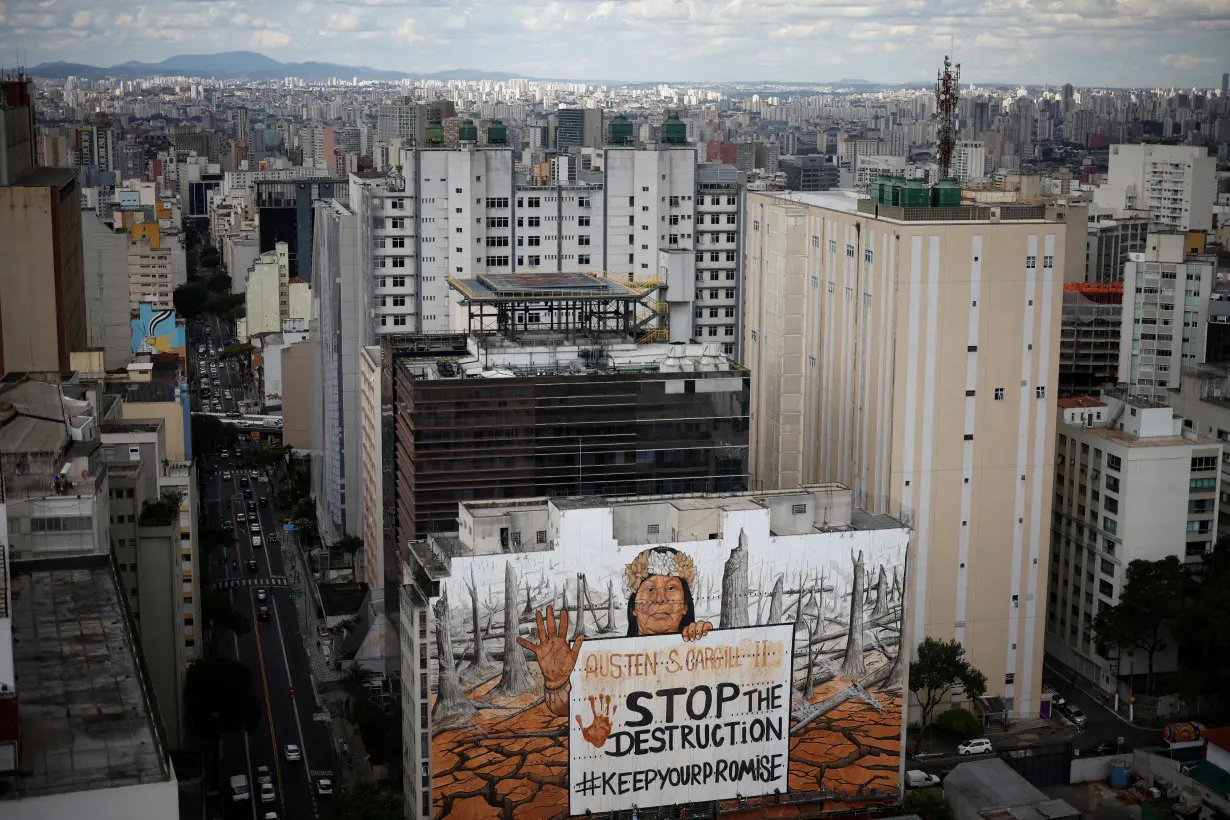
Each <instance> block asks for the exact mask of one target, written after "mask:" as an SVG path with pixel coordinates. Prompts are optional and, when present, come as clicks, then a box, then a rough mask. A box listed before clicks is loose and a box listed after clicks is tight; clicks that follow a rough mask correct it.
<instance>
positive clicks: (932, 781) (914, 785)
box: [905, 769, 940, 789]
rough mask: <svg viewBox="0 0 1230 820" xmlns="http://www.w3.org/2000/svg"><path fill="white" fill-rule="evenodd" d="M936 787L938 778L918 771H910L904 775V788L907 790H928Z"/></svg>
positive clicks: (938, 781) (938, 782)
mask: <svg viewBox="0 0 1230 820" xmlns="http://www.w3.org/2000/svg"><path fill="white" fill-rule="evenodd" d="M938 785H940V779H939V777H938V776H936V775H933V774H928V773H927V772H924V771H921V770H920V769H911V770H910V771H908V772H906V773H905V786H906V788H907V789H928V788H930V787H932V786H938Z"/></svg>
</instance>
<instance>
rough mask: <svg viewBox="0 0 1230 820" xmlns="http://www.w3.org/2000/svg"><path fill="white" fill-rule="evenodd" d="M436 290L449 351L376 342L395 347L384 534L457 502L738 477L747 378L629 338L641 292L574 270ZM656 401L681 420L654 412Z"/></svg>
mask: <svg viewBox="0 0 1230 820" xmlns="http://www.w3.org/2000/svg"><path fill="white" fill-rule="evenodd" d="M452 287H453V288H454V290H455V294H456V296H457V298H458V299H459V300H460V304H459V313H460V314H462V315H463V326H464V330H465V331H466V333H462V334H459V337H458V339H457V341H458V352H456V353H454V354H453V355H452V356H450V357H447V358H439V357H438V355H437V354H433V353H431V352H430V345H429V344H427V343H429V342H431V341H432V339H431V338H430V337H428V338H420V339H418V340H416V339H415V337H413V336H407V337H395V336H390V337H388V338H387V340H386V345H387V346H389V347H390V349H392V350H395V349H396V348H397V347H399V346H400V347H401V348H402V350H403V352H402V353H400V354H399V353H396V352H392V353H390V355H389V356H388V357H386V366H392V367H393V368H394V373H393V374H392V379H393V381H394V383H395V388H394V390H395V399H396V408H397V409H396V428H395V436H396V445H395V448H394V449H395V452H396V472H395V474H394V476H393V479H392V480H393V481H395V483H396V487H397V512H398V524H397V527H398V531H397V539H396V543H397V544H400V545H404V544H405V543H406V542H407V541H408V540H410V539H414V538H422V537H425V536H426V535H427V534H428V533H431V532H434V531H436V529H439V528H441V527H443V528H445V529H446V530H447V529H455V527H456V516H457V502H458V501H461V500H463V499H484V498H526V497H533V496H542V495H604V494H628V495H640V494H646V493H662V492H694V491H703V492H722V491H730V490H738V489H741V488H743V487H745V486H746V478H747V433H746V431H747V427H746V424H747V413H748V403H747V402H748V394H747V378H748V374H747V371H746V370H745V369H743V368H742V367H740V366H739V365H736V364H734V363H732V362H730V361H729V360H728V359H727V358H726V357H725V356H724V355H723V354H722V352H721V348H720V347H719V346H718V345H716V344H684V345H668V344H637V342H636V335H637V331H636V328H635V323H634V313H633V310H632V309H633V307H634V306H635V305H636V303H637V302H639V300H640V299H641V295H640V294H639V293H638V292H636V291H635V290H633V289H631V288H628V287H625V286H623V285H621V284H619V283H617V282H613V281H610V280H608V279H604V278H599V277H596V276H593V275H590V274H584V273H549V274H540V275H538V276H535V277H532V278H527V277H521V276H517V275H515V274H502V273H490V274H481V275H479V276H477V277H474V278H471V279H463V280H455V281H454V282H453V284H452ZM527 314H538V315H539V316H540V317H542V318H541V320H540V321H538V322H531V321H529V320H527V319H526V318H525V316H526V315H527ZM467 334H468V338H467ZM416 342H419V344H418V345H416V344H415V343H416ZM581 394H583V395H585V396H588V397H589V398H588V399H587V400H586V401H584V402H580V403H578V402H575V401H569V400H567V397H569V396H575V395H581ZM667 404H669V406H670V407H671V408H672V409H671V413H670V415H671V416H672V418H675V419H686V421H680V422H670V423H666V422H664V421H663V419H662V408H663V407H664V406H666V405H667ZM510 548H512V549H515V548H516V544H510ZM386 560H387V558H386Z"/></svg>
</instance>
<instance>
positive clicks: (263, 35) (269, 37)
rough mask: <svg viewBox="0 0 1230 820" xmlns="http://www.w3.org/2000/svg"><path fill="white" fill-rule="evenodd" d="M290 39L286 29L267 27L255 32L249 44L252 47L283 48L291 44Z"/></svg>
mask: <svg viewBox="0 0 1230 820" xmlns="http://www.w3.org/2000/svg"><path fill="white" fill-rule="evenodd" d="M290 39H291V38H290V35H289V34H287V33H286V32H284V31H274V30H273V29H269V28H266V29H261V30H260V31H257V32H253V34H252V39H250V40H248V45H249V46H251V47H252V48H282V47H284V46H288V45H290Z"/></svg>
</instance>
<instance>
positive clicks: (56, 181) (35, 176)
mask: <svg viewBox="0 0 1230 820" xmlns="http://www.w3.org/2000/svg"><path fill="white" fill-rule="evenodd" d="M76 180H77V169H76V168H47V167H38V168H31V169H30V170H29V171H27V172H26V173H25V174H23V175H22V176H20V177H18V178H17V179H16V180H14V182H13V184H12V186H11V187H13V188H64V187H66V186H68V185H71V184H73V183H74V182H76Z"/></svg>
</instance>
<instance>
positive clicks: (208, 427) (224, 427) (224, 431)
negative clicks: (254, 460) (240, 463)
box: [192, 413, 239, 455]
mask: <svg viewBox="0 0 1230 820" xmlns="http://www.w3.org/2000/svg"><path fill="white" fill-rule="evenodd" d="M238 440H239V437H238V435H237V434H236V433H235V428H234V427H233V426H232V425H230V424H227V423H226V422H224V421H222V420H221V419H218V418H215V417H213V416H206V415H203V414H201V413H193V414H192V447H193V449H194V450H195V451H196V453H197V454H198V455H215V454H217V453H218V452H219V451H221V450H225V449H227V448H228V447H233V446H235V445H236V443H237V442H238Z"/></svg>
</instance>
